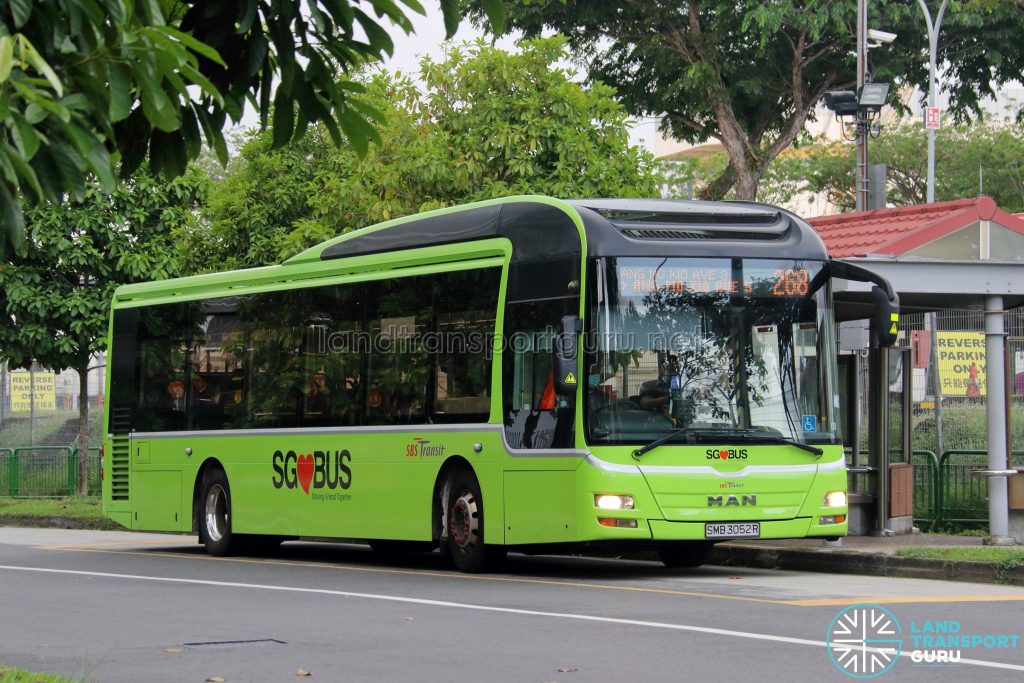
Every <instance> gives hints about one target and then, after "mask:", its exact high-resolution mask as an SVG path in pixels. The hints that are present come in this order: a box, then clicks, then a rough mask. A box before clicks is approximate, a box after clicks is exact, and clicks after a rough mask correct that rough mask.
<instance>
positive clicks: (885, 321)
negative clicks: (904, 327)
mask: <svg viewBox="0 0 1024 683" xmlns="http://www.w3.org/2000/svg"><path fill="white" fill-rule="evenodd" d="M871 298H872V300H873V302H874V312H873V313H872V315H871V340H872V342H873V343H874V344H877V345H878V346H892V345H893V344H895V343H896V336H897V332H898V331H897V329H896V324H897V323H898V322H899V321H900V298H899V296H898V295H897V294H896V293H895V292H893V298H892V299H890V298H889V295H888V294H886V293H885V290H884V289H882V288H881V287H879V286H878V285H875V286H874V287H872V288H871Z"/></svg>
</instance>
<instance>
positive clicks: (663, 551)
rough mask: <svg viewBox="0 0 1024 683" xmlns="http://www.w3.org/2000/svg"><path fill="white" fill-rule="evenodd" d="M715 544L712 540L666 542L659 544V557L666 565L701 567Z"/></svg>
mask: <svg viewBox="0 0 1024 683" xmlns="http://www.w3.org/2000/svg"><path fill="white" fill-rule="evenodd" d="M714 546H715V544H714V543H712V542H711V541H679V542H677V543H665V544H663V545H659V546H658V559H659V560H661V562H662V564H664V565H665V566H666V567H673V568H680V567H688V568H693V567H699V566H701V565H702V564H704V563H705V562H707V560H708V555H710V554H711V549H712V548H713V547H714Z"/></svg>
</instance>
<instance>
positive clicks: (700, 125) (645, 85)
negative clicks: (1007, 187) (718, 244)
mask: <svg viewBox="0 0 1024 683" xmlns="http://www.w3.org/2000/svg"><path fill="white" fill-rule="evenodd" d="M468 4H469V7H470V10H471V16H473V15H472V12H473V11H476V12H477V14H476V15H475V16H477V17H478V18H479V17H481V16H482V15H481V14H479V11H480V9H481V8H482V2H481V1H480V0H470V1H469V3H468ZM506 6H507V15H508V18H507V22H506V23H507V25H508V26H509V28H511V29H520V30H522V31H523V32H524V33H525V34H526V35H527V36H533V35H539V34H540V33H542V32H544V31H549V30H555V31H559V32H561V33H563V34H564V35H566V36H568V39H569V44H570V46H571V48H572V50H573V52H574V54H575V55H576V58H577V59H578V60H580V61H581V62H584V63H585V64H586V65H587V69H588V71H589V74H590V77H591V78H593V79H600V80H601V81H603V82H605V83H608V84H609V85H611V86H613V87H614V88H615V89H616V90H617V91H618V93H619V95H620V97H621V98H622V100H623V102H624V103H625V104H626V107H627V109H628V110H629V111H630V112H631V113H633V114H634V115H662V114H664V118H663V121H662V130H663V131H664V132H665V133H668V134H669V135H670V136H671V137H673V138H675V139H678V140H684V141H687V142H691V143H702V142H705V141H707V140H708V139H710V138H715V139H717V140H718V141H720V142H721V144H722V146H723V147H724V148H725V151H726V154H727V155H728V159H729V164H728V165H727V166H726V168H725V169H724V170H723V171H722V173H721V174H720V175H718V176H717V177H716V178H715V179H714V180H713V181H712V182H710V183H708V185H707V187H706V188H705V191H704V197H705V198H708V199H717V198H721V197H723V196H725V194H726V193H727V192H728V191H729V190H730V189H731V188H734V193H735V196H736V197H737V198H740V199H754V198H755V197H756V195H757V190H758V184H759V182H760V180H761V177H762V175H763V174H764V173H765V171H766V169H767V168H768V165H769V164H770V163H771V162H772V160H773V159H775V158H776V157H777V156H778V155H779V154H780V153H781V152H782V151H783V150H785V149H787V148H788V147H789V146H790V145H792V144H793V142H794V141H795V140H797V138H798V136H799V135H800V134H801V131H803V130H804V126H805V124H806V122H807V120H808V119H813V118H814V116H815V106H816V105H817V103H818V101H819V100H820V98H821V97H822V95H823V94H824V93H825V92H826V91H828V90H837V89H844V88H851V87H852V86H853V85H854V84H855V83H856V60H855V56H854V47H855V45H854V43H855V35H856V31H855V26H856V6H857V3H856V2H854V1H853V0H783V1H780V2H724V1H721V0H720V1H717V2H709V1H707V0H704V1H699V0H686V1H683V2H680V1H679V0H636V1H635V2H628V3H620V2H606V1H605V0H509V2H507V3H506ZM870 18H871V25H872V26H873V27H878V28H885V29H886V30H889V31H894V32H896V33H898V34H899V39H898V41H897V42H896V43H894V44H893V45H888V46H885V47H884V48H880V49H876V50H872V60H873V62H874V78H875V80H877V81H886V82H895V83H897V84H900V83H911V84H916V85H922V84H926V83H927V76H928V74H927V71H928V69H927V56H926V55H927V39H926V35H925V33H926V31H925V21H924V19H923V16H922V14H921V9H920V7H919V6H918V4H917V3H915V2H906V1H905V0H872V2H871V3H870ZM1022 32H1024V12H1022V11H1021V10H1020V9H1019V8H1018V7H1017V6H1016V4H1015V3H1010V2H995V1H994V0H991V1H989V2H986V3H984V6H979V5H971V6H958V7H957V9H956V11H952V12H949V13H947V15H946V19H945V21H944V22H943V27H942V40H941V41H940V48H939V49H940V55H939V62H940V63H945V64H946V65H947V68H946V72H945V73H946V75H945V77H944V79H943V83H944V88H945V89H946V90H947V91H948V92H950V95H951V101H952V102H954V103H955V104H954V109H953V112H952V113H953V115H954V116H955V117H957V118H958V119H963V118H964V117H966V116H968V115H969V114H971V113H972V112H976V111H977V108H978V103H979V100H980V98H981V97H983V96H984V95H986V94H989V93H990V92H991V87H992V84H993V83H997V84H999V83H1005V82H1007V81H1010V80H1014V79H1016V78H1019V77H1020V74H1021V73H1022V72H1024V42H1022V41H1021V40H1020V35H1021V34H1022Z"/></svg>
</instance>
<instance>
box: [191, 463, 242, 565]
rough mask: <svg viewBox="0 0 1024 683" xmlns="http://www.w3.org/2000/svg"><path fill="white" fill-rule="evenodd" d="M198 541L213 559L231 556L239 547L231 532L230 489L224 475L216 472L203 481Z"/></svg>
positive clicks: (218, 470) (210, 473)
mask: <svg viewBox="0 0 1024 683" xmlns="http://www.w3.org/2000/svg"><path fill="white" fill-rule="evenodd" d="M199 540H200V542H202V544H203V545H204V546H205V547H206V552H208V553H210V554H211V555H214V556H216V557H223V556H225V555H230V554H231V553H232V552H233V551H234V550H235V549H236V546H237V545H238V544H237V542H236V541H237V539H236V538H235V536H234V534H232V532H231V489H230V488H229V487H228V477H227V475H226V474H224V470H222V469H219V468H217V469H212V470H209V471H208V472H207V473H206V475H205V476H204V477H203V487H202V494H201V497H200V499H199Z"/></svg>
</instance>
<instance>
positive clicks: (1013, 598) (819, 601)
mask: <svg viewBox="0 0 1024 683" xmlns="http://www.w3.org/2000/svg"><path fill="white" fill-rule="evenodd" d="M858 602H870V603H874V604H876V605H884V604H901V603H914V602H921V603H929V602H1024V593H1008V594H1002V595H893V596H889V597H887V598H877V597H874V598H816V599H811V600H791V601H790V602H789V604H791V605H797V606H798V607H837V606H840V605H852V604H854V603H858Z"/></svg>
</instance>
